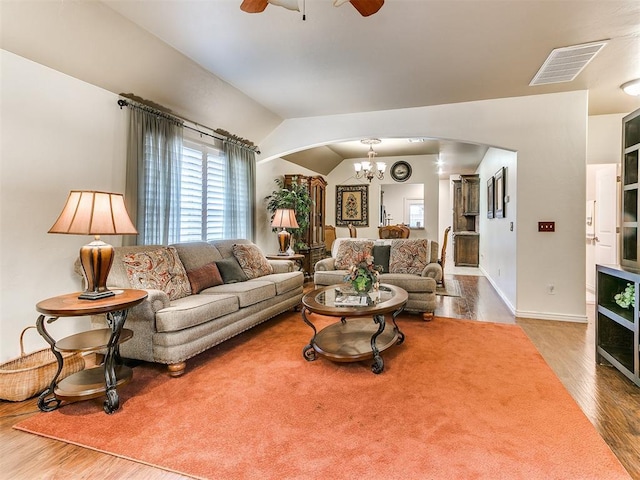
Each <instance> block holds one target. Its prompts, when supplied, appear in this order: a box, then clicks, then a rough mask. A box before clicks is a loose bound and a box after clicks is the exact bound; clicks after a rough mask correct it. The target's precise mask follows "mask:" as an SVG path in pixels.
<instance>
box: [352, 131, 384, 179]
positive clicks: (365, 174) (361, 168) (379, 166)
mask: <svg viewBox="0 0 640 480" xmlns="http://www.w3.org/2000/svg"><path fill="white" fill-rule="evenodd" d="M380 142H381V140H380V139H379V138H365V139H363V140H360V143H363V144H365V145H369V152H368V153H367V155H368V156H369V160H368V161H367V160H363V161H362V162H357V163H354V164H353V168H355V170H356V178H366V179H367V180H369V183H371V180H373V177H375V176H377V177H378V178H379V179H380V180H382V179H383V178H384V171H385V169H386V168H387V165H386V163H384V162H375V164H376V171H375V172H374V171H373V161H374V159H375V156H376V155H377V153H376V152H374V151H373V146H374V145H377V144H379V143H380Z"/></svg>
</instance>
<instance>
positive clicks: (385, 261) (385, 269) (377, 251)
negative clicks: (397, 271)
mask: <svg viewBox="0 0 640 480" xmlns="http://www.w3.org/2000/svg"><path fill="white" fill-rule="evenodd" d="M390 256H391V245H374V246H373V265H374V266H375V268H376V269H379V271H380V273H389V257H390Z"/></svg>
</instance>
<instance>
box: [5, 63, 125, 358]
mask: <svg viewBox="0 0 640 480" xmlns="http://www.w3.org/2000/svg"><path fill="white" fill-rule="evenodd" d="M0 65H1V68H2V84H1V95H2V97H1V98H2V103H1V105H2V125H1V128H2V143H1V146H0V148H1V150H0V152H1V153H0V166H1V169H2V175H1V176H0V185H1V189H0V212H1V215H0V255H1V259H0V264H1V267H0V360H6V359H8V358H13V357H15V356H17V355H18V354H19V349H18V336H19V334H20V331H21V330H22V329H23V328H24V327H25V326H27V325H33V324H35V321H36V318H37V316H38V313H37V312H36V310H35V305H36V303H37V302H38V301H40V300H44V299H45V298H49V297H52V296H56V295H60V294H63V293H69V292H74V291H78V290H81V288H82V284H81V283H82V282H81V279H80V277H78V276H77V275H76V274H74V273H73V262H74V261H75V259H76V258H77V256H78V251H79V249H80V247H81V246H82V245H84V244H86V243H89V242H90V241H91V240H92V239H91V238H89V237H85V236H81V235H53V234H47V231H48V230H49V228H50V227H51V226H52V225H53V223H54V222H55V220H56V218H57V217H58V215H59V214H60V211H61V210H62V207H63V206H64V203H65V200H66V198H67V195H68V193H69V190H71V189H93V190H105V191H115V192H123V191H124V180H125V179H124V165H125V161H124V160H125V155H126V150H125V147H126V127H127V122H126V119H127V117H126V115H124V114H123V112H121V111H120V109H119V108H118V106H117V104H116V101H117V96H116V95H114V94H113V93H110V92H107V91H106V90H103V89H101V88H97V87H95V86H93V85H89V84H87V83H84V82H82V81H79V80H76V79H74V78H72V77H69V76H67V75H64V74H62V73H59V72H56V71H54V70H51V69H49V68H46V67H43V66H41V65H38V64H36V63H33V62H31V61H29V60H26V59H24V58H22V57H19V56H16V55H14V54H12V53H9V52H6V51H0ZM104 239H105V241H106V242H109V243H112V244H115V245H119V244H120V241H121V237H111V238H109V237H104ZM87 326H88V320H87V319H86V318H84V319H60V320H58V321H57V322H56V323H54V324H53V325H52V331H53V332H55V333H56V334H58V335H66V334H68V333H71V332H74V331H77V330H78V329H79V328H86V327H87ZM45 346H46V344H45V343H44V341H43V339H41V338H40V336H39V335H38V334H37V333H32V332H29V334H28V335H27V338H26V349H27V350H28V351H32V350H35V349H36V348H43V347H45Z"/></svg>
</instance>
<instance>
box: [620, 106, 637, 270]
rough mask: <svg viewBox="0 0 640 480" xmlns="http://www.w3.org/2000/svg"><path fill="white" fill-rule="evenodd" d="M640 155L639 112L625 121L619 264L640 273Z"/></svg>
mask: <svg viewBox="0 0 640 480" xmlns="http://www.w3.org/2000/svg"><path fill="white" fill-rule="evenodd" d="M639 152H640V109H639V110H636V111H635V112H633V113H631V114H629V115H627V116H626V117H624V118H623V119H622V208H621V219H620V220H621V225H622V232H621V233H622V235H621V246H620V253H621V255H620V264H621V265H622V266H624V267H630V268H634V269H640V259H639V258H638V252H639V251H640V243H638V242H639V241H640V237H639V236H638V212H639V210H640V203H639V202H640V195H638V185H639V183H638V178H639V173H640V172H639V166H640V165H639V163H638V160H639V159H638V153H639Z"/></svg>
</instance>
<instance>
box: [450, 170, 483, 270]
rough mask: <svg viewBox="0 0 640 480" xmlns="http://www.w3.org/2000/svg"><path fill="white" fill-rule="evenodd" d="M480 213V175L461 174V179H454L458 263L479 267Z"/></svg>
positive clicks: (454, 258)
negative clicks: (478, 229)
mask: <svg viewBox="0 0 640 480" xmlns="http://www.w3.org/2000/svg"><path fill="white" fill-rule="evenodd" d="M479 214H480V177H479V176H478V175H460V179H459V180H454V181H453V242H454V250H453V260H454V263H455V264H456V265H459V266H471V267H477V266H478V264H479V256H480V249H479V245H480V235H479V234H478V233H477V227H478V215H479Z"/></svg>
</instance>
